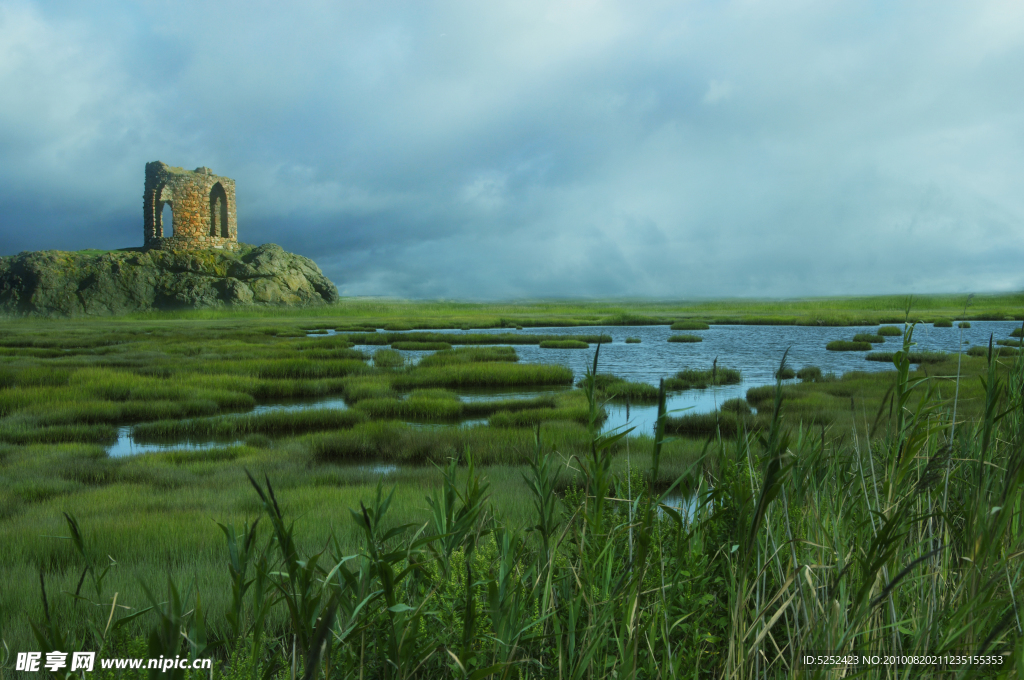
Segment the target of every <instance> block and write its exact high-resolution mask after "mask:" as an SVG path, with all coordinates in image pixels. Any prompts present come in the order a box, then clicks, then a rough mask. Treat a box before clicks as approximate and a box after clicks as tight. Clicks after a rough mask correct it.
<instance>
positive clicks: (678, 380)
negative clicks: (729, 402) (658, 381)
mask: <svg viewBox="0 0 1024 680" xmlns="http://www.w3.org/2000/svg"><path fill="white" fill-rule="evenodd" d="M741 380H742V375H741V374H740V372H739V371H738V370H736V369H734V368H726V367H725V366H719V365H717V363H716V364H715V365H714V366H712V367H711V368H709V369H699V368H686V369H683V370H682V371H679V372H678V373H676V374H675V376H674V377H671V378H666V379H665V389H666V390H670V391H677V390H689V389H703V388H705V387H710V386H714V385H736V384H738V383H739V382H740V381H741Z"/></svg>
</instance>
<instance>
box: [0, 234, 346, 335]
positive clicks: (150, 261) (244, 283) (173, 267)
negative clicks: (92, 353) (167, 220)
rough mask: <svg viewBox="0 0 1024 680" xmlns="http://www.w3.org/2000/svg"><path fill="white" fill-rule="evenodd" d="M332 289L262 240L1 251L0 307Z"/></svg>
mask: <svg viewBox="0 0 1024 680" xmlns="http://www.w3.org/2000/svg"><path fill="white" fill-rule="evenodd" d="M337 299H338V290H337V288H335V286H334V284H333V283H331V281H330V280H329V279H328V278H327V277H326V276H324V275H323V272H321V271H320V268H319V267H317V266H316V263H314V262H313V261H312V260H310V259H309V258H306V257H302V256H301V255H295V254H294V253H289V252H287V251H285V250H284V249H283V248H281V247H280V246H278V245H275V244H273V243H268V244H265V245H262V246H259V247H256V248H254V247H252V246H243V247H242V248H241V249H240V250H239V251H238V252H230V251H227V250H200V251H167V250H149V251H147V250H139V249H129V250H116V251H108V252H102V251H95V250H92V251H80V252H66V251H60V250H45V251H39V252H24V253H19V254H18V255H12V256H9V257H0V314H12V315H24V314H32V315H40V316H58V317H59V316H109V315H116V314H127V313H132V312H143V311H149V310H153V309H201V308H216V307H232V306H240V307H246V306H272V305H321V304H326V303H330V302H334V301H336V300H337Z"/></svg>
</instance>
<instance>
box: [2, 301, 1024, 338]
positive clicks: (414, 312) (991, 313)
mask: <svg viewBox="0 0 1024 680" xmlns="http://www.w3.org/2000/svg"><path fill="white" fill-rule="evenodd" d="M908 307H909V310H910V311H909V317H908V314H907V310H908ZM246 318H252V319H259V320H261V321H265V320H267V319H281V320H282V321H284V320H303V319H316V320H318V322H320V323H321V326H322V327H324V328H328V327H332V326H333V325H361V324H367V325H373V326H376V327H379V328H388V327H389V326H391V328H388V329H389V330H407V329H413V328H453V327H454V328H460V327H464V328H501V327H505V328H514V327H517V326H521V327H524V328H528V327H539V326H596V325H645V324H648V325H656V324H673V323H678V322H685V321H697V322H704V323H710V324H743V323H753V324H768V325H812V326H813V325H822V326H865V325H876V324H883V323H884V324H893V323H902V322H903V321H905V320H906V319H908V318H909V320H911V321H916V322H920V323H936V322H946V321H955V320H965V321H983V320H1024V292H1017V293H981V294H974V295H971V296H968V295H967V294H933V295H913V296H910V295H870V296H833V297H795V298H761V299H758V298H698V299H690V300H685V299H683V300H658V299H646V298H621V299H593V300H576V299H554V298H550V299H521V300H507V301H495V302H474V301H459V300H445V299H440V300H404V299H399V298H390V297H346V298H342V299H341V300H340V301H339V302H337V303H334V304H330V305H323V306H317V307H300V308H286V307H242V308H220V309H178V310H156V311H152V312H143V313H134V314H127V315H123V316H116V317H73V318H70V319H69V318H64V317H52V318H43V317H16V316H9V317H5V321H8V322H19V321H25V322H30V323H39V322H43V323H45V322H47V321H50V322H53V323H60V324H66V323H69V322H71V323H74V322H79V321H95V320H100V319H102V320H106V321H110V322H115V323H116V322H136V321H147V322H152V321H177V320H184V321H217V320H228V319H230V320H239V319H246ZM332 319H333V320H336V321H335V322H334V324H331V323H328V320H332Z"/></svg>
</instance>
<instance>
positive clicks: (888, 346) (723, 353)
mask: <svg viewBox="0 0 1024 680" xmlns="http://www.w3.org/2000/svg"><path fill="white" fill-rule="evenodd" d="M877 328H878V327H877V326H843V327H832V326H739V325H736V326H734V325H728V326H712V327H711V328H710V329H709V330H706V331H685V333H688V334H694V335H699V336H701V337H702V338H703V339H704V340H703V342H696V343H673V342H668V338H669V337H670V336H672V335H677V334H679V333H680V332H681V331H672V330H670V329H669V327H668V326H585V327H576V328H528V329H524V330H522V331H515V330H510V329H506V328H501V329H486V330H480V329H477V330H469V331H463V330H460V329H450V330H438V331H435V332H439V333H453V334H462V333H492V334H503V333H523V334H531V335H597V334H602V333H603V334H606V335H610V336H611V337H612V342H611V343H608V344H604V345H601V352H600V355H599V361H598V372H599V373H612V374H614V375H618V376H620V377H622V378H626V379H628V380H633V381H638V382H646V383H649V384H651V385H657V384H658V381H659V380H660V379H661V378H667V377H670V376H672V375H674V374H675V373H676V372H678V371H680V370H683V369H685V368H698V369H707V368H710V367H711V364H712V362H713V361H714V360H715V359H716V358H717V359H718V364H719V365H720V366H725V367H728V368H735V369H738V370H739V371H740V372H741V374H742V381H741V382H740V383H739V384H737V385H722V386H719V387H711V388H707V389H703V390H687V391H685V392H679V393H675V394H673V395H670V397H669V399H668V404H667V406H668V409H669V410H670V411H676V412H689V413H703V412H709V411H713V410H715V409H716V408H717V407H718V405H719V404H721V403H722V402H723V401H726V400H728V399H733V398H736V397H743V396H745V395H746V392H747V390H748V389H749V388H751V387H757V386H760V385H768V384H772V383H774V381H775V379H774V374H775V371H776V370H777V369H778V367H779V362H780V361H781V360H782V356H783V354H784V353H785V352H786V351H787V350H789V353H788V355H787V358H786V362H787V365H789V366H790V367H792V368H794V369H800V368H802V367H804V366H817V367H819V368H821V370H822V372H824V373H828V372H833V373H835V374H836V375H842V374H844V373H847V372H849V371H871V372H875V371H889V370H893V366H892V364H890V363H886V362H877V361H867V360H865V358H864V357H865V355H866V354H867V352H830V351H828V350H826V349H825V345H826V344H827V343H829V342H831V341H832V340H849V339H851V338H852V337H853V336H854V334H856V333H869V332H875V331H876V330H877ZM1017 328H1020V323H1019V322H1016V321H972V322H971V328H964V329H960V328H956V327H955V326H954V327H953V328H935V327H933V326H931V325H919V326H917V327H916V328H915V330H914V341H915V343H916V346H915V347H914V350H915V351H940V352H956V351H957V349H958V348H960V347H964V348H966V347H967V346H969V345H987V344H988V341H989V336H990V335H992V336H994V337H995V339H997V340H998V339H1001V338H1008V337H1010V333H1012V332H1013V331H1014V330H1015V329H1017ZM328 335H333V331H332V332H331V333H329V334H328ZM328 335H324V334H321V335H319V336H318V335H311V336H310V337H328ZM629 337H634V338H640V340H641V342H640V343H629V344H627V343H626V338H629ZM901 345H902V338H900V337H888V338H886V339H885V342H884V343H880V344H876V345H874V346H873V347H872V351H888V352H892V351H896V350H897V349H899V348H900V347H901ZM515 348H516V352H517V353H518V355H519V358H520V359H519V360H520V362H521V363H530V364H542V363H544V364H560V365H562V366H566V367H568V368H570V369H571V370H572V371H573V374H574V375H575V378H576V380H579V379H580V378H582V377H583V376H584V375H585V374H586V371H587V369H588V368H589V367H590V366H591V365H592V364H593V360H594V346H593V345H592V346H591V348H590V349H589V350H578V349H577V350H572V349H541V348H540V347H539V346H537V345H515ZM356 349H361V350H363V351H364V352H365V353H366V354H367V355H371V356H372V354H373V352H374V351H376V350H378V349H381V346H376V345H357V346H356ZM400 353H401V354H402V355H403V356H404V357H406V361H408V362H409V363H411V364H414V363H417V362H418V361H419V360H420V359H421V358H422V357H423V356H425V355H427V354H430V353H431V352H421V351H410V350H400ZM564 389H568V388H565V387H555V388H530V389H520V390H516V389H467V390H456V392H457V393H458V395H459V397H460V398H461V399H463V400H464V401H476V400H487V399H508V398H532V397H537V396H542V395H545V394H551V393H553V392H559V391H562V390H564ZM311 408H337V409H344V408H347V406H346V404H345V402H344V401H343V400H342V399H340V398H338V397H330V398H326V399H321V400H315V401H304V402H291V403H278V404H263V405H260V406H257V407H256V408H255V409H253V412H254V413H263V412H267V411H273V410H291V411H294V410H303V409H311ZM605 408H606V410H607V412H608V419H607V421H606V422H605V424H604V430H605V431H610V430H614V429H617V428H623V427H632V428H635V429H634V433H635V434H640V433H645V434H646V433H651V432H653V429H654V422H655V420H656V417H657V408H656V407H655V406H635V405H632V406H630V408H629V413H628V418H627V409H626V406H625V405H622V404H608V405H606V407H605ZM477 422H486V421H467V422H465V423H463V424H464V425H471V424H476V423H477ZM224 445H225V444H224V443H223V442H220V443H196V442H183V443H176V444H166V445H164V444H159V445H158V444H137V443H135V442H134V441H133V440H132V438H131V428H128V427H125V428H121V429H120V430H119V437H118V441H117V443H116V444H114V445H113V446H112V447H111V448H110V449H109V453H110V455H111V456H124V455H134V454H138V453H145V452H149V451H164V450H170V449H179V450H180V449H196V450H198V449H204V448H210V447H215V446H216V447H220V446H224Z"/></svg>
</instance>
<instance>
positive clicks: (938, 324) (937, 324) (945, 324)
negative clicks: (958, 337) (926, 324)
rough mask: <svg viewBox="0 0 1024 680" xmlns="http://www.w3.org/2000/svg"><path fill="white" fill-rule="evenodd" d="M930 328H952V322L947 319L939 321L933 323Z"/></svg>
mask: <svg viewBox="0 0 1024 680" xmlns="http://www.w3.org/2000/svg"><path fill="white" fill-rule="evenodd" d="M932 326H934V327H935V328H952V327H953V322H952V321H950V320H949V319H939V320H938V321H936V322H935V323H933V324H932Z"/></svg>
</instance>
